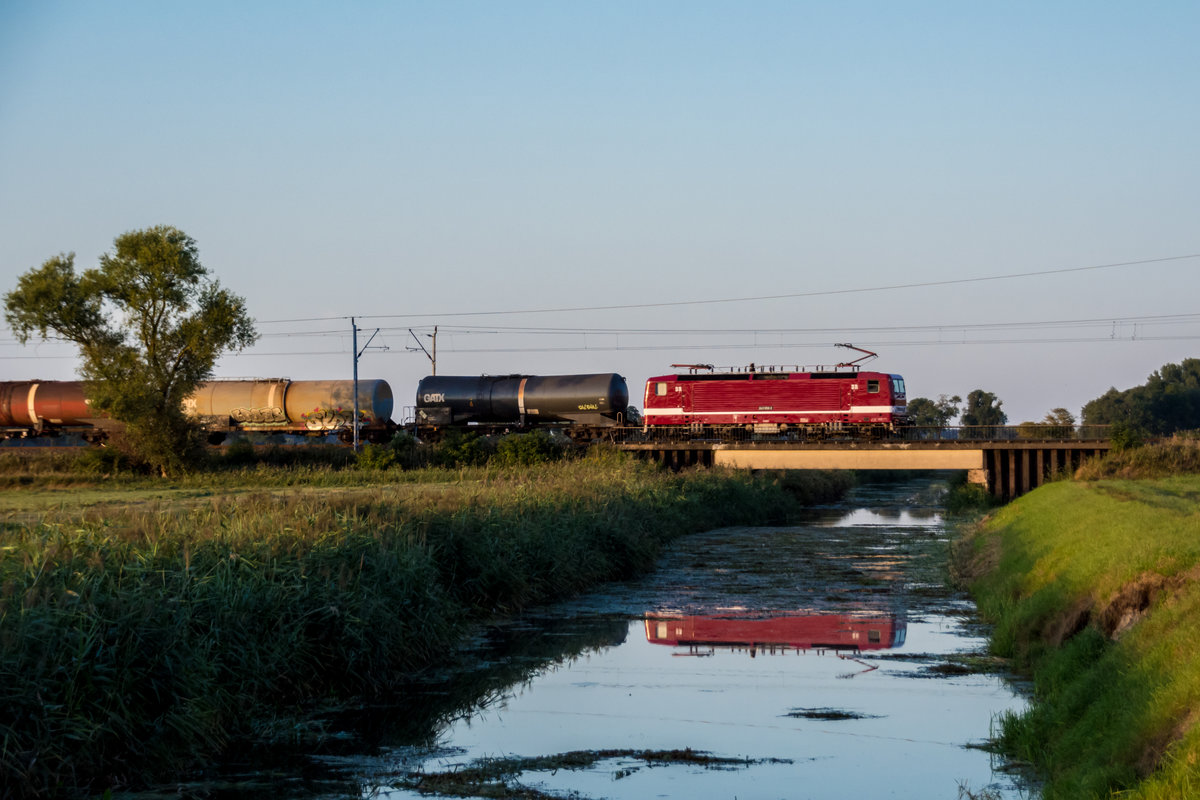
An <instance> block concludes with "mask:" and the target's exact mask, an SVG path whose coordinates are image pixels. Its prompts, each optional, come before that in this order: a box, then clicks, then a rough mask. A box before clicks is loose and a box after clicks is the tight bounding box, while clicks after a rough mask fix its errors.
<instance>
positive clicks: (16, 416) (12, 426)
mask: <svg viewBox="0 0 1200 800" xmlns="http://www.w3.org/2000/svg"><path fill="white" fill-rule="evenodd" d="M358 406H359V425H360V430H361V433H362V435H363V437H364V438H366V439H368V440H384V439H386V438H387V437H388V436H390V435H391V433H392V431H393V430H394V427H395V426H394V425H393V424H392V421H391V418H392V389H391V387H390V386H388V384H387V382H386V381H381V380H360V381H359V382H358ZM183 408H184V411H185V412H186V413H187V414H188V415H189V416H191V417H193V418H194V419H196V420H197V421H198V422H199V423H200V425H201V427H202V428H203V429H204V430H205V431H207V432H208V434H209V440H210V441H212V442H213V443H216V442H219V441H220V440H221V439H223V438H224V437H225V436H227V435H229V434H232V433H248V432H256V433H292V434H337V435H339V436H341V437H345V436H347V435H348V434H350V433H351V430H350V428H351V423H352V422H353V419H354V383H353V382H352V381H289V380H284V379H275V380H247V381H209V382H207V383H202V384H200V386H199V387H198V388H197V389H196V391H195V392H194V393H193V394H192V395H190V396H189V397H187V398H186V399H185V400H184V401H183ZM118 428H120V424H119V423H116V422H114V421H113V420H109V419H105V418H104V417H103V416H102V415H100V414H97V413H96V412H95V411H93V410H92V408H91V407H90V405H89V404H88V400H87V397H86V396H85V394H84V388H83V384H82V383H80V382H78V381H22V382H6V383H0V436H10V437H24V436H43V435H47V436H53V435H60V434H74V435H78V436H81V437H82V438H84V439H86V440H89V441H95V440H99V439H102V438H104V436H105V434H106V433H107V432H108V431H111V430H114V429H118Z"/></svg>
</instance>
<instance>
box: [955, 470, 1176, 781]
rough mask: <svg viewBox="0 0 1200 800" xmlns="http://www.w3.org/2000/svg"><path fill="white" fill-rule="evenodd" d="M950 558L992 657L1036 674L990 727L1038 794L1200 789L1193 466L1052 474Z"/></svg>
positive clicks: (996, 514)
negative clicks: (1175, 470)
mask: <svg viewBox="0 0 1200 800" xmlns="http://www.w3.org/2000/svg"><path fill="white" fill-rule="evenodd" d="M957 567H958V569H959V570H960V572H961V574H963V575H964V576H965V577H966V578H967V579H968V581H969V583H970V585H971V588H972V591H973V592H974V594H975V596H976V599H977V601H978V603H979V607H980V610H981V612H982V613H983V614H984V616H985V617H987V618H988V619H990V620H992V621H994V622H995V624H996V628H995V631H994V635H993V647H994V649H995V650H996V652H997V653H998V654H1000V655H1003V656H1008V657H1012V658H1014V659H1015V660H1016V664H1017V666H1018V667H1019V668H1021V669H1025V670H1029V671H1031V672H1032V673H1033V675H1034V680H1035V693H1034V703H1033V705H1032V707H1031V710H1030V711H1029V712H1028V713H1026V714H1025V715H1022V716H1012V717H1008V718H1005V719H1003V720H1001V724H1000V726H999V731H998V733H999V738H1000V744H1001V746H1002V748H1003V750H1004V751H1005V752H1006V754H1008V755H1010V756H1014V757H1016V758H1018V759H1022V760H1025V761H1028V762H1030V763H1031V764H1033V765H1034V766H1035V767H1036V768H1037V769H1038V770H1039V771H1040V772H1041V773H1042V775H1043V776H1044V777H1045V778H1046V779H1047V784H1046V787H1045V797H1046V798H1048V799H1050V800H1054V799H1055V798H1090V797H1101V798H1103V797H1110V796H1119V797H1121V798H1155V799H1156V800H1167V798H1186V797H1197V796H1200V725H1197V722H1200V647H1198V646H1197V639H1198V637H1200V476H1197V475H1194V474H1193V475H1178V476H1175V477H1170V478H1159V479H1153V480H1120V479H1103V480H1095V481H1087V482H1085V481H1074V482H1072V481H1064V482H1058V483H1052V484H1049V485H1047V486H1044V487H1042V488H1041V489H1038V490H1037V491H1035V492H1032V493H1030V494H1029V495H1026V496H1025V497H1022V498H1020V499H1018V500H1016V501H1015V502H1013V503H1011V504H1010V505H1008V506H1006V507H1004V508H1002V509H1000V510H998V511H996V512H995V513H994V514H993V515H992V516H991V517H990V518H988V519H987V520H986V521H985V522H984V523H983V524H982V526H981V527H980V528H979V530H977V531H976V532H975V533H974V534H973V535H972V536H971V537H970V538H969V539H968V540H966V541H965V542H964V543H963V545H962V546H960V548H959V552H958V553H957Z"/></svg>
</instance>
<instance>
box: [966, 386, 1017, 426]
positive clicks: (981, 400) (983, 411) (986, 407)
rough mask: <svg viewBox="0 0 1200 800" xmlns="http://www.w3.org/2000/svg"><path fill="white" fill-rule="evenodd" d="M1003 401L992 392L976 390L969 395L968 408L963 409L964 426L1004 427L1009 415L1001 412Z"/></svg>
mask: <svg viewBox="0 0 1200 800" xmlns="http://www.w3.org/2000/svg"><path fill="white" fill-rule="evenodd" d="M1003 404H1004V403H1003V401H1001V400H999V399H997V398H996V395H994V394H992V393H991V392H985V391H984V390H983V389H975V390H974V391H972V392H971V393H970V394H968V395H967V406H966V408H965V409H963V415H962V424H963V425H980V426H983V425H1003V424H1004V423H1006V422H1008V415H1007V414H1005V413H1004V411H1002V410H1001V408H1000V407H1001V406H1002V405H1003Z"/></svg>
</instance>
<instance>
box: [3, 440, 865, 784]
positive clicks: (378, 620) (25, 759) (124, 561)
mask: <svg viewBox="0 0 1200 800" xmlns="http://www.w3.org/2000/svg"><path fill="white" fill-rule="evenodd" d="M360 477H361V476H360ZM435 477H436V478H437V479H438V482H435ZM330 478H331V474H330V473H327V472H324V471H316V472H312V471H307V468H301V469H296V470H285V471H280V470H276V471H274V472H271V473H269V474H267V473H263V472H259V471H258V468H254V469H253V471H250V472H245V473H240V480H241V483H240V484H239V483H238V480H239V477H238V476H237V475H226V476H224V477H221V478H220V479H219V480H217V481H214V483H218V484H220V483H222V482H223V481H227V482H228V483H224V484H223V485H225V486H227V487H228V488H229V490H228V491H221V490H220V489H219V488H212V487H210V489H211V491H212V494H211V496H207V497H203V496H202V497H197V496H195V495H194V494H188V495H185V496H184V497H183V499H176V500H165V501H149V502H139V503H136V504H130V505H127V506H121V505H120V504H119V503H117V504H116V505H114V504H113V503H112V502H110V503H109V504H106V505H104V506H102V507H96V508H90V509H89V508H82V509H65V510H58V511H54V512H50V513H47V514H45V515H43V516H42V517H41V518H39V519H37V520H32V521H22V522H12V521H10V522H7V523H4V525H3V528H2V529H0V691H2V692H3V693H4V708H5V711H6V713H4V714H3V715H0V778H2V779H3V780H0V784H2V785H3V786H4V787H5V788H4V789H0V795H3V796H20V795H29V796H54V795H58V794H66V793H70V792H73V791H76V790H78V788H79V787H92V788H96V787H105V786H121V785H130V784H136V783H138V782H139V781H142V780H145V779H147V778H148V777H150V776H152V775H154V774H158V775H164V774H168V775H169V774H177V773H178V772H179V771H180V770H184V769H187V768H189V767H191V766H195V765H198V764H203V763H204V762H205V761H206V760H207V759H210V758H212V757H213V755H214V754H215V753H218V752H220V751H221V749H222V748H224V747H228V746H229V744H230V743H231V742H239V741H246V740H250V741H254V740H260V739H262V738H263V737H264V736H278V735H280V732H281V731H283V732H286V731H288V730H289V727H288V726H287V725H285V724H281V721H287V720H292V719H297V718H299V717H300V716H302V715H303V714H304V713H305V712H306V710H309V709H311V708H312V707H313V704H321V703H336V702H348V701H351V700H355V699H363V698H379V697H387V696H389V695H390V693H392V692H393V691H394V687H395V686H396V685H397V679H398V678H399V677H402V676H406V675H411V674H413V673H415V672H417V671H419V670H420V669H422V668H424V667H426V666H428V665H430V664H434V663H437V662H438V661H439V660H440V659H442V658H444V657H445V655H446V654H447V653H448V652H449V651H450V650H451V649H452V648H453V646H454V645H455V643H456V642H457V641H458V639H459V637H460V636H461V635H462V633H463V631H464V630H465V629H466V628H465V626H466V625H467V624H468V623H469V622H470V621H471V620H472V619H477V618H479V617H481V616H485V615H490V614H495V613H505V612H510V611H513V610H516V609H520V608H523V607H526V606H528V605H530V604H534V603H540V602H545V601H547V600H550V599H553V598H556V597H561V596H564V595H567V594H570V593H572V592H577V591H580V590H581V589H584V588H586V587H588V586H590V585H593V584H595V583H596V582H598V581H604V580H610V579H614V578H622V577H627V576H630V575H632V574H635V573H637V572H639V571H641V570H645V569H648V568H650V567H651V566H652V565H653V563H654V560H655V557H656V555H657V553H658V551H659V548H660V547H661V546H662V544H663V543H664V542H666V541H668V540H669V539H670V538H672V537H674V536H676V535H679V534H681V533H685V532H688V531H693V530H700V529H705V528H712V527H717V526H721V525H726V524H734V523H737V524H747V523H766V522H770V521H778V520H781V519H783V518H785V517H786V516H787V515H788V514H789V513H791V512H792V511H794V510H796V508H797V501H796V500H795V499H794V498H793V495H792V494H790V493H789V491H787V490H785V489H784V488H783V487H781V486H780V485H779V483H778V482H777V481H771V480H765V479H755V478H752V477H750V476H746V475H743V474H734V473H730V474H726V473H719V472H711V471H701V472H693V473H684V474H679V475H673V474H670V473H666V472H662V471H658V470H655V469H653V468H651V467H648V466H645V465H639V464H636V463H631V462H628V461H626V460H624V459H620V458H611V457H610V459H609V461H605V460H586V459H585V460H581V461H577V462H572V463H568V464H554V465H545V466H541V467H532V468H528V469H519V470H518V469H508V470H499V469H483V468H480V469H474V470H461V471H454V472H449V473H448V472H445V471H439V472H437V473H436V474H435V473H434V472H433V471H425V472H421V473H416V474H414V473H399V472H397V473H396V474H395V476H394V477H393V478H390V479H389V480H390V482H387V483H380V484H377V485H374V486H370V487H366V488H363V487H354V488H346V489H340V488H337V487H336V486H335V485H334V484H337V483H339V482H340V478H339V479H338V480H332V481H331V480H330ZM814 480H815V481H816V483H815V484H814V486H816V487H817V490H819V491H822V492H832V493H836V492H837V491H839V490H840V489H841V488H844V487H842V486H839V485H838V484H837V482H836V481H834V482H832V483H831V482H829V479H828V478H822V477H820V476H816V475H815V476H814ZM132 485H137V481H136V480H135V481H133V482H132ZM281 487H287V488H286V489H283V488H281ZM234 489H236V491H235V490H234ZM117 495H118V496H117V497H116V498H115V499H116V500H119V492H118V493H117ZM393 699H395V698H393ZM401 699H402V698H401Z"/></svg>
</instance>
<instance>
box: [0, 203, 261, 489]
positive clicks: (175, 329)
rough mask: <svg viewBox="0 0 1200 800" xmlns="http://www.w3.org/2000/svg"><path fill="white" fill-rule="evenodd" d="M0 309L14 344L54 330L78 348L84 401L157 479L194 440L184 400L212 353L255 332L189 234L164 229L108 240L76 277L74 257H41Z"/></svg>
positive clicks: (176, 465)
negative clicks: (111, 423)
mask: <svg viewBox="0 0 1200 800" xmlns="http://www.w3.org/2000/svg"><path fill="white" fill-rule="evenodd" d="M4 307H5V318H6V319H7V321H8V324H9V325H10V326H11V327H12V329H13V332H14V333H15V334H16V336H17V338H18V340H20V341H21V342H22V343H25V342H28V341H29V340H30V339H31V338H34V337H37V338H41V339H47V338H49V337H50V336H51V335H55V336H58V337H61V338H63V339H66V340H68V341H71V342H74V343H75V344H76V345H77V346H78V347H79V349H80V354H81V356H82V359H83V364H82V366H81V368H80V374H81V377H82V378H83V379H84V381H85V391H86V393H87V396H88V400H89V402H91V404H92V406H93V407H94V408H95V409H97V410H98V411H100V412H103V413H105V414H107V415H108V416H110V417H112V418H113V419H116V420H119V421H121V422H123V423H125V429H126V436H127V439H128V442H129V444H130V445H131V446H132V447H133V449H134V451H135V452H136V453H137V454H138V455H139V456H140V457H141V458H142V459H143V460H144V461H145V462H146V463H147V464H148V465H150V466H151V467H153V468H155V469H156V470H158V471H160V472H161V473H162V474H164V475H166V474H169V473H174V472H179V471H181V470H182V469H184V468H186V466H187V465H188V463H189V461H190V457H191V456H192V455H193V454H194V452H195V449H196V446H197V444H198V441H199V439H198V436H197V434H196V430H195V428H194V426H193V424H192V422H191V421H190V420H189V419H188V418H187V417H186V416H185V414H184V412H183V406H182V404H183V400H184V398H186V397H187V396H188V395H190V394H191V393H192V392H193V391H194V390H195V389H196V386H197V385H198V384H199V383H200V382H201V381H204V380H207V379H208V378H210V377H212V369H213V365H214V364H215V363H216V360H217V358H218V357H220V355H221V354H222V353H224V352H226V351H228V350H240V349H242V348H244V347H247V346H249V345H250V344H252V343H253V342H254V340H255V339H256V338H257V334H256V333H255V332H254V325H253V321H252V320H251V319H250V317H249V316H248V315H247V313H246V310H245V303H244V301H243V300H242V298H240V297H238V296H237V295H234V294H231V293H230V292H228V291H227V290H225V289H223V288H221V286H220V284H219V283H218V282H217V281H216V280H215V279H212V278H211V277H210V275H209V272H208V270H206V269H205V268H204V267H203V266H202V265H201V263H200V257H199V251H198V249H197V247H196V243H195V241H194V240H192V239H191V238H190V237H189V236H187V235H186V234H184V233H183V232H182V231H180V230H178V229H176V228H173V227H170V226H165V225H160V226H156V227H153V228H147V229H145V230H139V231H131V232H129V233H125V234H122V235H121V236H118V237H117V238H116V240H115V241H114V248H113V252H111V253H107V254H105V255H103V256H101V258H100V265H99V267H98V268H95V269H89V270H86V271H84V272H83V273H82V274H78V273H76V271H75V254H74V253H67V254H60V255H58V256H55V257H53V258H51V259H49V260H47V261H46V262H45V263H44V264H43V265H42V266H41V267H40V268H38V269H33V270H30V271H29V272H27V273H25V274H24V275H22V276H21V277H20V279H19V281H18V283H17V288H16V289H14V290H13V291H12V292H9V293H8V294H7V295H5V298H4Z"/></svg>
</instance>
